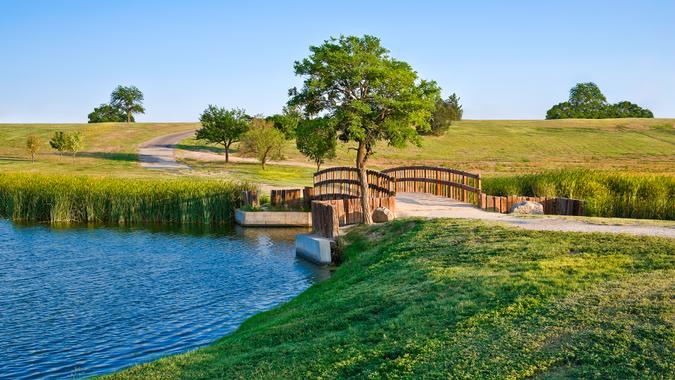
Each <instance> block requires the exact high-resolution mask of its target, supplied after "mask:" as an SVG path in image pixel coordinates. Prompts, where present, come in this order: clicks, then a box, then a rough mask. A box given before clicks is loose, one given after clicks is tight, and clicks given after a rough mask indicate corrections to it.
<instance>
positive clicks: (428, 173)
mask: <svg viewBox="0 0 675 380" xmlns="http://www.w3.org/2000/svg"><path fill="white" fill-rule="evenodd" d="M382 173H384V174H388V175H389V176H390V177H391V178H392V179H393V180H394V182H395V184H396V185H395V188H394V190H395V191H397V192H409V193H428V194H433V195H439V196H443V197H447V198H451V199H455V200H458V201H460V202H466V203H471V204H474V205H477V206H480V205H481V196H480V195H481V192H482V191H481V178H480V174H475V173H469V172H465V171H461V170H456V169H450V168H442V167H435V166H401V167H397V168H391V169H386V170H383V171H382Z"/></svg>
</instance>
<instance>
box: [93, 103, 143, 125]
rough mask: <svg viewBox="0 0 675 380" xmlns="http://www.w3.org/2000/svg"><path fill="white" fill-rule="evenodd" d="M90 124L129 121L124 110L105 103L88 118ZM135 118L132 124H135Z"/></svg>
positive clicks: (132, 119) (132, 118)
mask: <svg viewBox="0 0 675 380" xmlns="http://www.w3.org/2000/svg"><path fill="white" fill-rule="evenodd" d="M87 117H88V119H89V123H109V122H117V123H119V122H124V121H126V120H127V115H126V114H125V113H124V110H122V109H120V108H118V107H115V106H113V105H110V104H107V103H103V104H101V105H100V106H98V107H96V108H94V111H92V112H91V113H90V114H89V115H88V116H87ZM134 121H135V120H134V117H133V115H132V116H131V122H132V123H133V122H134Z"/></svg>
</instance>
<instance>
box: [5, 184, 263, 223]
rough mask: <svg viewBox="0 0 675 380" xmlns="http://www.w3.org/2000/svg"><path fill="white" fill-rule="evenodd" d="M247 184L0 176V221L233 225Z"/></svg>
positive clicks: (248, 186) (247, 188) (249, 187)
mask: <svg viewBox="0 0 675 380" xmlns="http://www.w3.org/2000/svg"><path fill="white" fill-rule="evenodd" d="M249 189H251V186H250V185H248V184H241V183H233V182H227V181H221V180H194V179H125V178H108V177H105V178H102V177H89V176H65V175H34V174H21V173H0V216H2V217H5V218H10V219H14V220H25V221H40V222H47V221H48V222H101V223H114V224H135V223H200V224H220V223H229V222H230V221H231V220H232V214H233V212H234V209H235V208H236V207H237V206H238V205H239V202H240V194H241V191H242V190H249Z"/></svg>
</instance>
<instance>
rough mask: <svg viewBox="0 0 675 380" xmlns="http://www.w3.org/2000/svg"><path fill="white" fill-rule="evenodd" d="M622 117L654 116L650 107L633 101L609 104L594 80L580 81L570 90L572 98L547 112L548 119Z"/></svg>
mask: <svg viewBox="0 0 675 380" xmlns="http://www.w3.org/2000/svg"><path fill="white" fill-rule="evenodd" d="M621 117H644V118H653V117H654V114H652V112H651V111H650V110H648V109H644V108H641V107H640V106H638V105H637V104H633V103H631V102H627V101H624V102H619V103H616V104H608V103H607V98H605V95H603V93H602V91H600V88H599V87H598V86H597V85H596V84H595V83H592V82H588V83H578V84H577V85H576V86H574V87H572V89H571V90H570V98H569V100H568V101H566V102H562V103H558V104H556V105H554V106H553V107H551V109H549V110H548V111H547V112H546V118H547V119H569V118H579V119H604V118H621Z"/></svg>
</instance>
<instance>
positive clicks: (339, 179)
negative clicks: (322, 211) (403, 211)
mask: <svg viewBox="0 0 675 380" xmlns="http://www.w3.org/2000/svg"><path fill="white" fill-rule="evenodd" d="M367 176H368V191H369V193H370V197H371V198H384V197H391V196H394V195H395V194H396V190H395V182H394V180H393V179H392V177H391V176H389V175H387V174H385V173H382V172H378V171H375V170H368V171H367ZM360 196H361V180H360V178H359V169H357V168H353V167H349V166H338V167H334V168H328V169H323V170H320V171H318V172H316V173H314V190H313V198H314V199H318V200H326V199H349V198H358V197H360Z"/></svg>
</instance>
